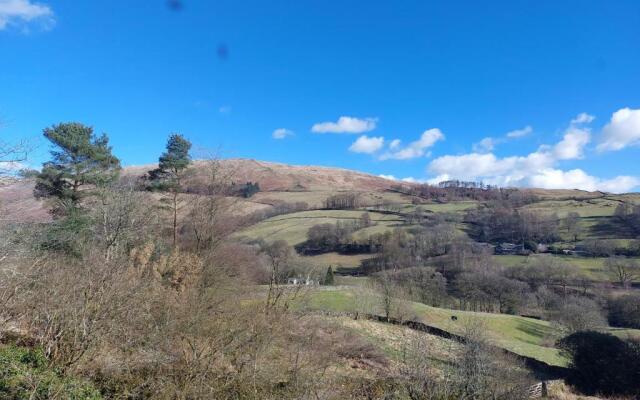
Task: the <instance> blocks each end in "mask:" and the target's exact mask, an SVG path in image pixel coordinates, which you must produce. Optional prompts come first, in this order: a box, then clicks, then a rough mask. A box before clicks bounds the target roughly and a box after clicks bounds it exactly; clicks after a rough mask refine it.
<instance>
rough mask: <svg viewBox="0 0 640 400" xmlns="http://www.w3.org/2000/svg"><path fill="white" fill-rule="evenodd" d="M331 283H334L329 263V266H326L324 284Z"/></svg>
mask: <svg viewBox="0 0 640 400" xmlns="http://www.w3.org/2000/svg"><path fill="white" fill-rule="evenodd" d="M333 283H334V276H333V268H332V267H331V265H329V268H327V274H326V275H325V277H324V284H325V285H333Z"/></svg>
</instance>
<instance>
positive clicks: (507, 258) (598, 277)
mask: <svg viewBox="0 0 640 400" xmlns="http://www.w3.org/2000/svg"><path fill="white" fill-rule="evenodd" d="M538 257H553V258H555V259H557V260H558V261H562V262H565V263H567V264H569V265H573V266H575V267H576V268H577V269H578V271H579V272H580V273H581V274H583V276H584V277H585V278H588V279H591V280H594V281H608V280H609V275H608V273H607V271H606V269H605V267H604V261H605V260H606V258H605V257H593V258H592V257H574V256H562V255H555V254H544V255H530V256H512V255H504V256H503V255H495V256H493V259H494V260H495V261H496V263H498V264H500V265H503V266H505V267H523V266H526V265H527V264H528V263H530V262H532V261H534V260H535V259H536V258H538Z"/></svg>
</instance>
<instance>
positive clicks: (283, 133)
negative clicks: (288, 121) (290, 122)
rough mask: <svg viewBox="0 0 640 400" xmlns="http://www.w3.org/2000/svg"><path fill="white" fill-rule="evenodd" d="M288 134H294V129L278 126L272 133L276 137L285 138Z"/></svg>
mask: <svg viewBox="0 0 640 400" xmlns="http://www.w3.org/2000/svg"><path fill="white" fill-rule="evenodd" d="M287 136H293V131H291V130H289V129H285V128H278V129H276V130H275V131H273V133H272V134H271V137H272V138H274V139H285V138H286V137H287Z"/></svg>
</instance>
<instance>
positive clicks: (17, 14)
mask: <svg viewBox="0 0 640 400" xmlns="http://www.w3.org/2000/svg"><path fill="white" fill-rule="evenodd" d="M33 22H39V23H41V24H42V27H43V28H45V29H46V28H51V27H52V26H53V25H54V23H55V19H54V14H53V11H52V10H51V8H50V7H49V6H48V5H45V4H39V3H33V2H31V0H0V30H3V29H5V28H7V27H8V26H10V25H14V26H26V24H29V23H33Z"/></svg>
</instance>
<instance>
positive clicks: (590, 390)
mask: <svg viewBox="0 0 640 400" xmlns="http://www.w3.org/2000/svg"><path fill="white" fill-rule="evenodd" d="M558 346H559V347H560V348H561V349H563V350H564V351H565V352H566V353H567V355H568V356H569V358H570V359H571V362H570V364H569V368H570V373H569V376H568V379H567V382H568V383H569V384H571V385H574V386H575V387H576V388H578V389H579V390H581V391H582V392H584V393H587V394H596V393H598V394H604V395H633V396H637V395H638V394H640V346H639V345H638V343H634V342H628V341H623V340H621V339H619V338H617V337H615V336H613V335H609V334H605V333H600V332H594V331H585V332H577V333H574V334H571V335H569V336H567V337H565V338H564V339H562V340H560V342H559V343H558Z"/></svg>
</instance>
